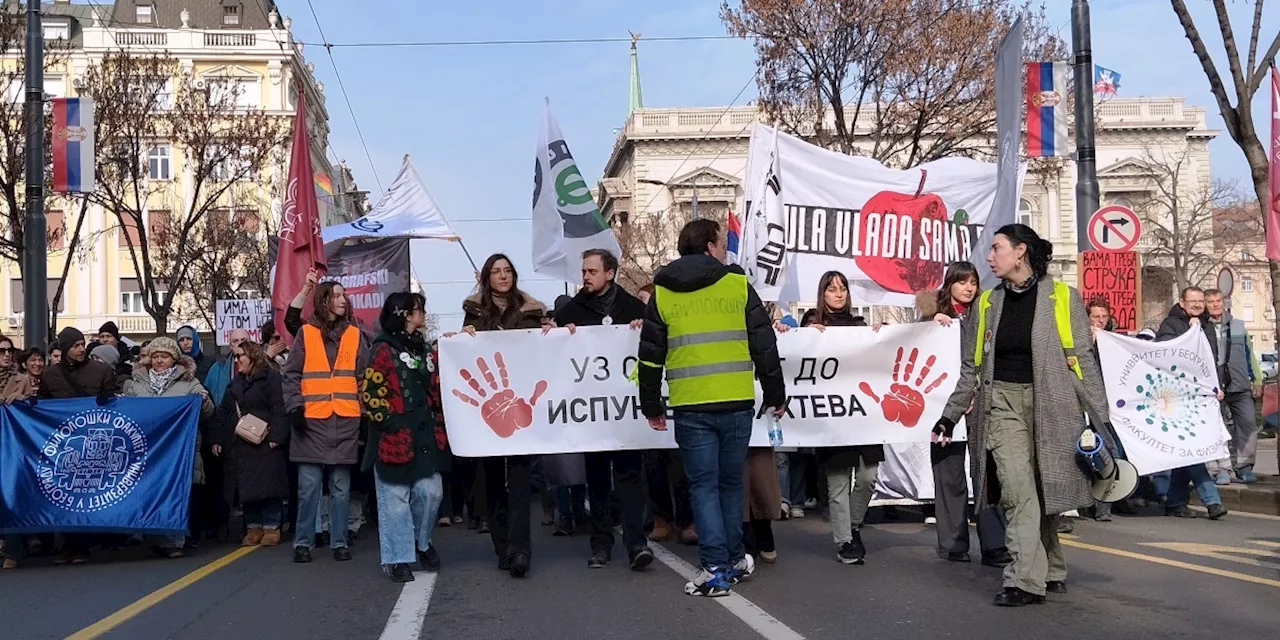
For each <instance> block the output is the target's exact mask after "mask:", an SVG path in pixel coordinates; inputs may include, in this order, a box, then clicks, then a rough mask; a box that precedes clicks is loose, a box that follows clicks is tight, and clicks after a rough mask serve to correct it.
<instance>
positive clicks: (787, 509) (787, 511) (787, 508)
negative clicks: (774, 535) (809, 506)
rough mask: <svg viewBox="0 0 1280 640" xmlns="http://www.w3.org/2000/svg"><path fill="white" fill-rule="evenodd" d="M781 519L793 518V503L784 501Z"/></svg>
mask: <svg viewBox="0 0 1280 640" xmlns="http://www.w3.org/2000/svg"><path fill="white" fill-rule="evenodd" d="M781 519H782V520H790V519H791V505H789V504H787V503H785V502H784V503H782V517H781Z"/></svg>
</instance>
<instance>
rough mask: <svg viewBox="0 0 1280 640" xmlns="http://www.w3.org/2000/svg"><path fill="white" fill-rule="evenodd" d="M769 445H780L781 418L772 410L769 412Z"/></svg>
mask: <svg viewBox="0 0 1280 640" xmlns="http://www.w3.org/2000/svg"><path fill="white" fill-rule="evenodd" d="M769 445H770V446H773V447H781V446H782V420H781V419H780V418H778V416H776V415H774V413H773V412H772V411H770V412H769Z"/></svg>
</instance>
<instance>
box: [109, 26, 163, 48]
mask: <svg viewBox="0 0 1280 640" xmlns="http://www.w3.org/2000/svg"><path fill="white" fill-rule="evenodd" d="M112 35H113V36H114V37H115V41H116V43H117V44H119V45H120V46H122V47H164V46H168V44H169V34H167V33H165V32H163V31H124V30H118V31H115V32H113V33H112Z"/></svg>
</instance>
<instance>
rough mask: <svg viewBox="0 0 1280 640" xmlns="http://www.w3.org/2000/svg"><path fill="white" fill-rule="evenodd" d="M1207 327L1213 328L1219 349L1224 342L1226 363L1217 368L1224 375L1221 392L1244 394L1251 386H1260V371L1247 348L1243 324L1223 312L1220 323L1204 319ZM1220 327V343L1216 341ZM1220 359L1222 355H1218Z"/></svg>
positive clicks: (1246, 336)
mask: <svg viewBox="0 0 1280 640" xmlns="http://www.w3.org/2000/svg"><path fill="white" fill-rule="evenodd" d="M1205 320H1206V321H1208V323H1209V325H1210V326H1212V327H1213V342H1214V344H1215V345H1217V346H1218V347H1219V348H1221V347H1222V343H1223V342H1225V343H1226V346H1227V353H1226V354H1225V355H1226V362H1225V363H1223V364H1222V366H1221V367H1219V369H1220V370H1222V371H1224V372H1225V373H1226V375H1225V376H1223V377H1224V378H1225V379H1223V380H1220V381H1219V382H1220V383H1221V384H1222V391H1223V392H1224V393H1246V392H1249V391H1251V390H1252V388H1253V385H1255V384H1262V369H1261V368H1260V367H1259V366H1258V362H1257V360H1256V359H1255V358H1254V356H1253V349H1252V348H1250V347H1249V334H1248V333H1246V332H1245V329H1244V323H1243V322H1241V321H1239V320H1236V319H1235V318H1232V317H1231V314H1230V313H1226V312H1223V315H1222V322H1220V323H1219V322H1214V321H1213V319H1212V318H1209V317H1207V316H1206V317H1205ZM1219 326H1221V327H1222V331H1223V333H1225V334H1226V335H1224V336H1223V337H1222V338H1223V339H1222V340H1221V341H1219V340H1218V328H1219ZM1219 358H1220V359H1221V358H1222V355H1221V354H1220V355H1219Z"/></svg>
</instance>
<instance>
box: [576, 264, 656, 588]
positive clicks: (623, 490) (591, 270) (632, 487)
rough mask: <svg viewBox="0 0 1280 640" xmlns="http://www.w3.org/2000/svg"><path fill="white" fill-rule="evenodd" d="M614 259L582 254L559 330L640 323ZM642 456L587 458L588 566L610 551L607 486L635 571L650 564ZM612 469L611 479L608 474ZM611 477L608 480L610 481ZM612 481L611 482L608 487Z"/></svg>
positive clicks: (598, 564) (603, 560)
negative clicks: (577, 284)
mask: <svg viewBox="0 0 1280 640" xmlns="http://www.w3.org/2000/svg"><path fill="white" fill-rule="evenodd" d="M617 274H618V258H617V257H615V256H614V255H613V254H612V253H610V252H608V251H606V250H604V249H591V250H589V251H586V252H584V253H583V254H582V289H581V290H580V291H578V295H576V296H574V297H573V299H572V300H569V301H568V302H566V303H565V304H564V306H563V307H561V308H560V309H558V310H557V311H556V315H555V320H556V324H557V325H559V326H561V327H565V326H568V327H573V326H584V327H585V326H597V325H613V324H617V325H631V326H632V328H634V329H639V328H640V327H641V325H643V324H644V304H642V303H641V302H640V301H639V300H637V299H635V298H634V297H633V296H632V295H631V294H629V293H627V292H626V291H624V290H623V289H622V287H619V286H618V285H617V284H616V283H614V281H613V280H614V277H615V276H617ZM642 456H643V452H642V451H634V450H633V451H598V452H593V453H588V454H586V467H587V494H588V496H589V499H590V501H591V559H590V560H588V561H587V566H588V567H591V568H593V569H599V568H603V567H604V566H605V565H606V564H608V563H609V560H610V556H611V554H612V552H613V518H612V517H611V516H612V514H611V513H610V509H609V508H608V506H607V505H608V504H609V490H610V487H611V485H612V486H614V487H616V488H617V492H618V501H619V502H620V503H621V504H622V545H623V547H624V548H625V549H626V551H627V557H628V559H629V560H630V561H631V569H632V570H633V571H641V570H643V569H644V568H645V567H647V566H649V564H650V563H652V562H653V552H652V551H650V550H649V543H648V542H647V540H646V539H645V535H644V485H643V484H642V480H641V469H642V468H643V462H642V460H643V457H642ZM610 464H612V467H613V468H612V474H611V473H610ZM611 475H612V477H610V476H611ZM611 481H612V482H611Z"/></svg>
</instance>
